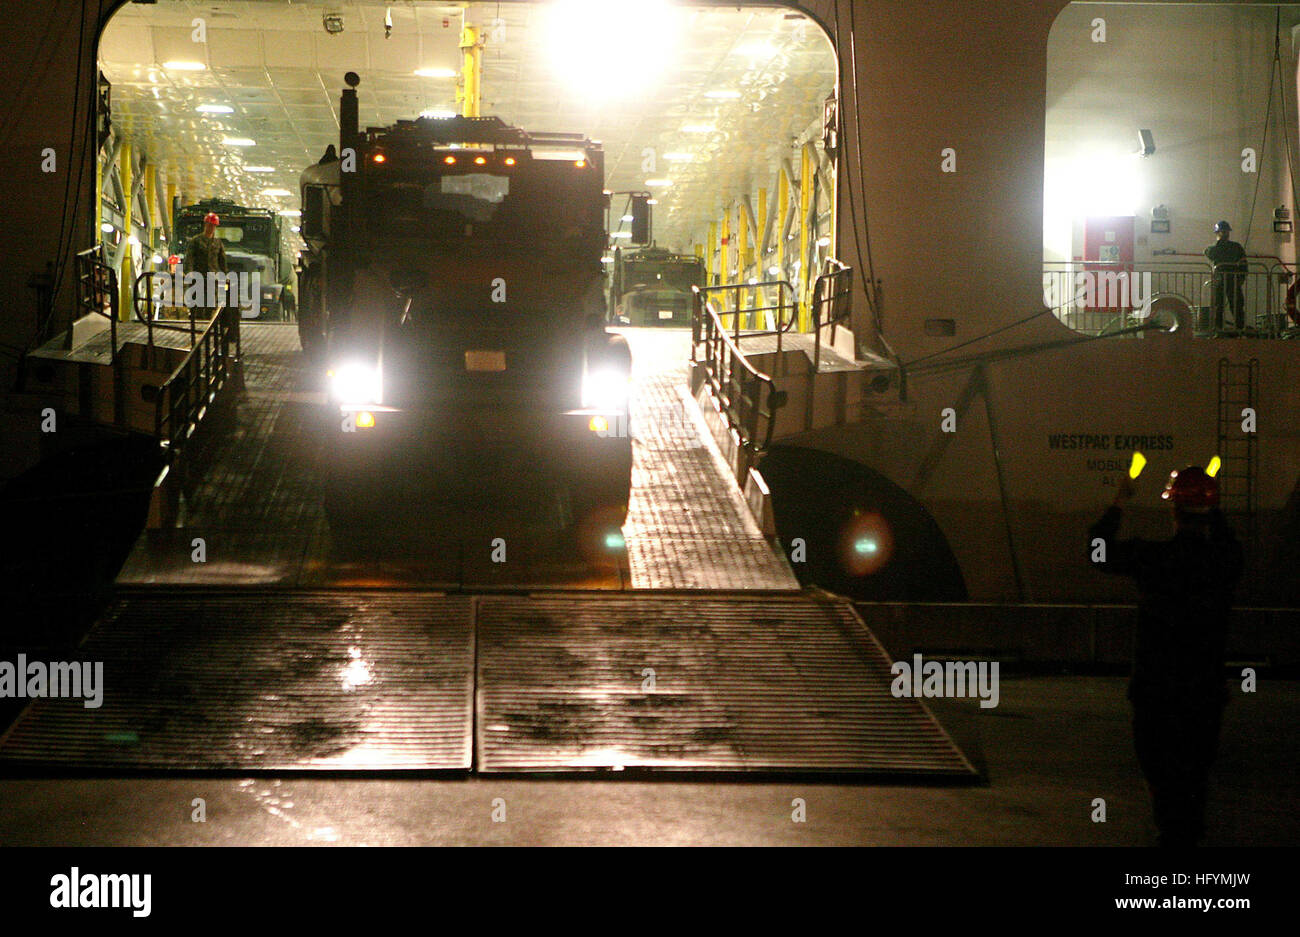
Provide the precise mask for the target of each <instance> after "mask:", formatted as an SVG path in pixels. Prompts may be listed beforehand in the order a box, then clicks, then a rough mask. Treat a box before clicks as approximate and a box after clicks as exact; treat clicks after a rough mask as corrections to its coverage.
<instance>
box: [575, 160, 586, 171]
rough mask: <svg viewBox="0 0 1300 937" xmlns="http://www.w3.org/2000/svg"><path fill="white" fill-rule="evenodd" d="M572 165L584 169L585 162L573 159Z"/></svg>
mask: <svg viewBox="0 0 1300 937" xmlns="http://www.w3.org/2000/svg"><path fill="white" fill-rule="evenodd" d="M573 165H575V166H577V167H578V168H579V169H586V168H587V161H586V160H585V159H575V160H574V161H573Z"/></svg>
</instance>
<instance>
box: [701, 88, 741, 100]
mask: <svg viewBox="0 0 1300 937" xmlns="http://www.w3.org/2000/svg"><path fill="white" fill-rule="evenodd" d="M704 96H705V97H706V98H713V99H715V100H719V101H734V100H735V99H736V98H738V97H740V92H739V91H734V90H729V89H727V90H724V89H719V90H717V91H706V92H704Z"/></svg>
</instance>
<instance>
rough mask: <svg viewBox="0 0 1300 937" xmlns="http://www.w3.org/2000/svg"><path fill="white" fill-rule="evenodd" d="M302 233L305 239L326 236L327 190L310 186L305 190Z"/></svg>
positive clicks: (317, 186) (322, 187)
mask: <svg viewBox="0 0 1300 937" xmlns="http://www.w3.org/2000/svg"><path fill="white" fill-rule="evenodd" d="M301 233H302V236H303V238H318V237H322V236H324V234H325V188H324V186H319V185H309V186H307V187H306V188H305V189H303V198H302V222H301Z"/></svg>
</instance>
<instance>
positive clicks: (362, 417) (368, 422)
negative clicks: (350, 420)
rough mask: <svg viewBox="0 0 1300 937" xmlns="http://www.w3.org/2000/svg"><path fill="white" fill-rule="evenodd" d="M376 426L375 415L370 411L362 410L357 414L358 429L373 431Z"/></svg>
mask: <svg viewBox="0 0 1300 937" xmlns="http://www.w3.org/2000/svg"><path fill="white" fill-rule="evenodd" d="M374 426H375V415H374V414H373V413H371V412H370V411H369V410H362V411H361V412H360V413H358V414H357V428H358V429H373V428H374Z"/></svg>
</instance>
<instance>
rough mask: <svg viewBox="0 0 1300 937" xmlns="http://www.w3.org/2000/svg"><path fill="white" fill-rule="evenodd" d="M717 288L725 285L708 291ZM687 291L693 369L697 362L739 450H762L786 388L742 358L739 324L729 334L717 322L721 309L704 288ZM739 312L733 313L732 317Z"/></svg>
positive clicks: (767, 440) (713, 290)
mask: <svg viewBox="0 0 1300 937" xmlns="http://www.w3.org/2000/svg"><path fill="white" fill-rule="evenodd" d="M787 286H788V284H787ZM721 289H729V287H711V288H708V291H709V292H712V293H716V291H718V290H721ZM691 293H692V295H693V298H694V304H695V305H694V311H693V316H692V329H691V332H692V342H691V364H692V368H694V367H696V366H698V367H699V368H700V369H701V370H702V371H703V374H704V379H705V380H706V381H707V382H708V384H709V388H710V390H712V392H713V396H714V397H715V398H716V399H717V401H718V404H719V406H720V409H721V411H722V415H723V417H724V418H725V419H726V421H727V426H728V427H729V428H730V429H731V430H732V431H734V432H735V433H736V435H737V437H739V439H740V444H741V446H742V447H743V449H744V450H745V451H746V452H748V453H750V454H751V455H752V454H757V453H759V452H762V451H763V450H765V449H766V448H767V447H768V446H769V445H770V444H771V442H772V430H773V428H774V427H775V425H776V411H777V410H778V409H780V408H781V407H782V406H783V405H784V404H785V402H786V394H785V391H781V390H777V389H776V385H775V384H774V383H773V381H772V378H771V377H770V376H768V375H766V374H764V373H763V372H762V371H759V370H758V369H757V368H755V367H754V366H753V365H752V364H750V363H749V361H747V360H746V359H745V355H744V353H743V352H742V351H741V350H740V345H739V344H738V340H739V336H740V334H741V333H740V331H739V329H738V327H737V326H735V325H733V328H732V331H733V333H734V334H733V335H729V334H728V329H727V326H726V325H725V324H724V323H723V321H722V316H723V315H724V314H725V313H720V312H718V310H717V309H715V308H714V306H713V304H712V303H711V302H710V301H709V299H708V298H707V295H706V290H705V289H701V288H700V287H698V286H696V287H692V288H691ZM791 305H792V307H793V304H791ZM778 308H779V307H778ZM739 312H740V310H733V311H732V314H733V315H736V317H737V321H738V318H739ZM778 321H779V320H778ZM788 327H789V326H788V324H787V325H786V328H787V329H788ZM782 331H784V329H775V330H767V331H766V332H763V333H748V334H776V335H778V336H779V335H780V334H781V332H782ZM778 341H779V339H778Z"/></svg>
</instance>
